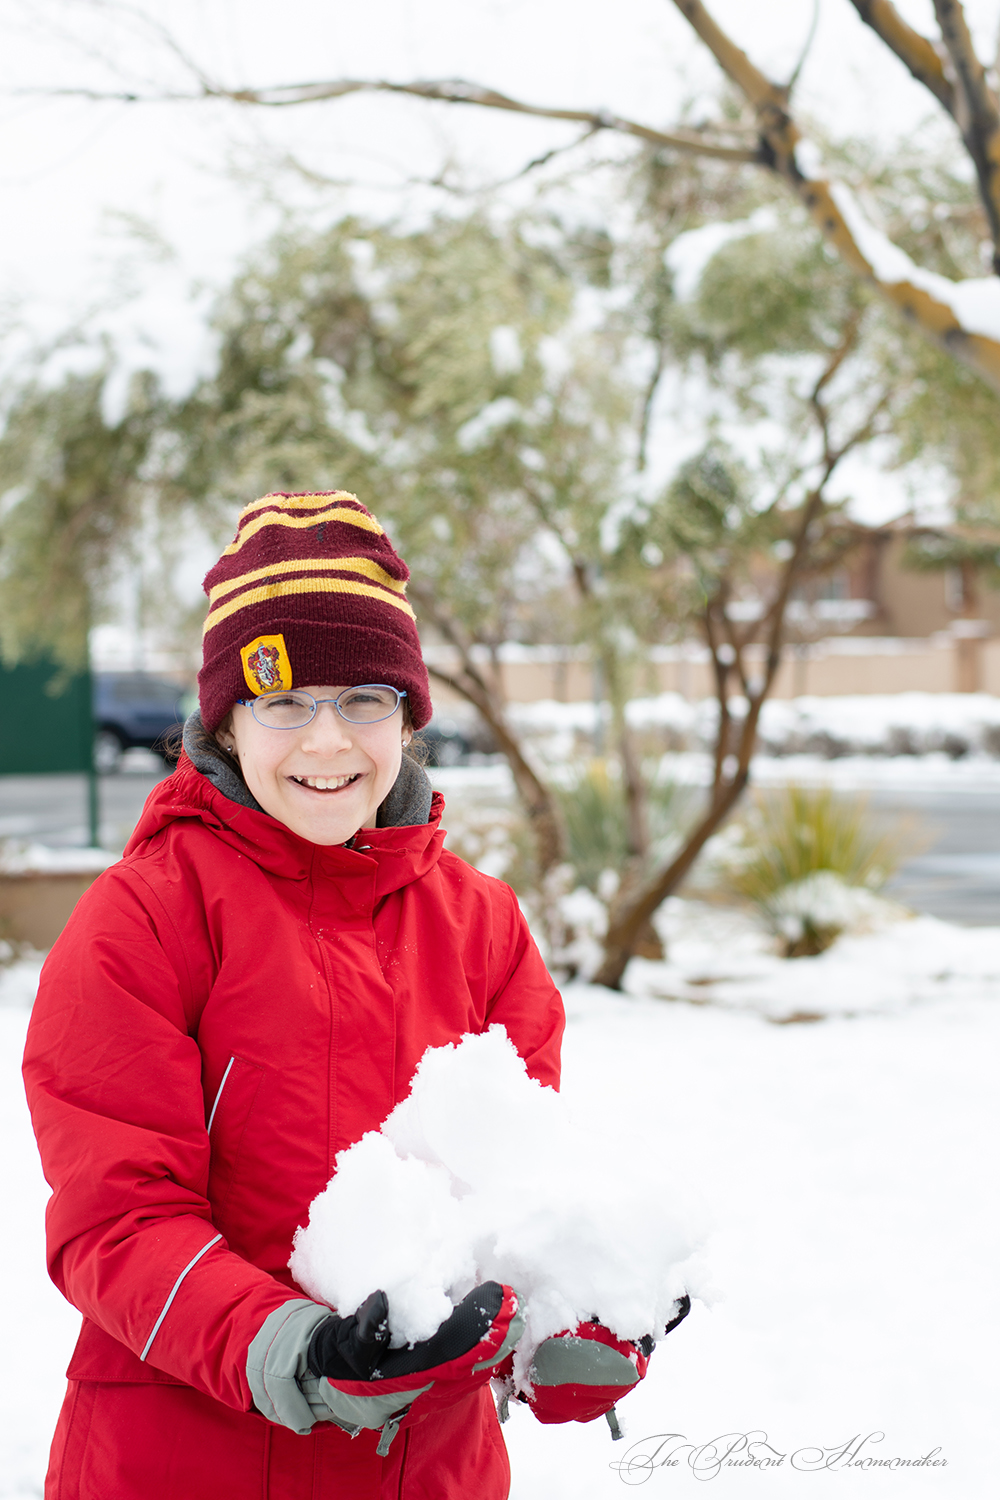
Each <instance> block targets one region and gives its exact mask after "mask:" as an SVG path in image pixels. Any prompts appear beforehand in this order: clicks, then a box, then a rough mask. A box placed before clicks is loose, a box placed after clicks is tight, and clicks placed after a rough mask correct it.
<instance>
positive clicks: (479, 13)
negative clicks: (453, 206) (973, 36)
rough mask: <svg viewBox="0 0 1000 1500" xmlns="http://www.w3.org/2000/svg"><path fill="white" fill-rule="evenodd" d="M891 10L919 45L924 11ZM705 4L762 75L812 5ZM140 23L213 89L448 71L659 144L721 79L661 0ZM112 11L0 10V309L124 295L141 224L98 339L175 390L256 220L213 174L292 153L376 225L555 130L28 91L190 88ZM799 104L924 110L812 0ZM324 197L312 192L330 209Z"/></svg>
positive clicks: (453, 117) (789, 51)
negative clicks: (454, 162) (417, 197)
mask: <svg viewBox="0 0 1000 1500" xmlns="http://www.w3.org/2000/svg"><path fill="white" fill-rule="evenodd" d="M897 3H899V6H900V9H901V10H902V11H903V12H904V14H905V15H906V16H907V18H908V19H910V20H912V21H913V22H914V24H917V25H919V26H921V27H922V28H924V29H925V30H927V31H932V30H933V13H932V7H931V4H930V0H897ZM711 8H712V10H713V12H714V14H715V15H716V16H717V18H718V19H719V20H720V22H721V23H722V24H723V25H724V26H725V27H727V29H729V31H730V33H731V34H732V35H733V36H734V37H735V38H736V39H737V40H738V41H739V42H740V44H741V45H743V46H744V47H745V48H746V49H747V50H748V52H749V53H750V54H751V56H752V57H753V58H754V60H755V61H756V62H757V63H758V64H759V65H761V66H762V67H763V68H764V69H765V70H767V71H768V72H769V73H770V74H771V75H772V76H775V77H785V76H787V75H788V73H789V72H790V70H791V68H792V66H793V65H794V62H795V60H796V58H797V56H798V53H799V51H800V49H801V46H802V43H803V40H804V38H805V36H806V34H807V32H808V30H809V25H810V21H811V18H812V12H813V5H812V0H713V4H712V7H711ZM135 9H136V10H143V9H144V10H145V12H146V13H147V14H148V15H151V16H153V17H155V18H157V19H158V20H159V21H160V22H161V23H163V24H165V25H169V27H170V29H171V31H172V32H173V34H174V35H175V36H176V37H177V39H178V40H179V42H180V43H181V44H182V46H183V47H184V48H185V49H186V50H187V51H188V52H189V53H190V54H191V55H192V56H193V57H194V58H195V59H196V60H197V62H198V63H199V64H200V66H201V67H202V68H203V69H204V70H205V72H206V73H208V74H210V75H212V76H215V77H218V78H220V79H222V80H224V81H226V82H228V83H231V84H241V83H251V84H265V83H280V82H293V81H300V80H304V79H321V78H332V77H340V76H359V77H371V76H382V77H389V78H395V79H412V78H420V77H423V78H428V77H433V78H442V77H464V78H470V79H474V80H476V81H481V82H484V83H488V84H491V85H493V86H495V87H498V88H500V89H503V90H505V91H507V92H510V93H512V94H515V95H518V96H520V97H523V98H526V99H530V100H537V101H543V102H552V103H558V104H565V105H570V106H579V107H587V108H593V107H607V108H610V109H612V110H615V111H618V112H620V113H622V114H626V115H630V116H632V117H634V118H637V119H640V120H645V121H648V122H650V123H652V124H656V125H661V126H664V127H669V126H670V125H671V124H672V123H674V122H675V121H676V120H677V118H678V114H679V112H680V110H681V109H682V107H683V105H684V103H685V101H691V100H692V99H694V100H697V99H698V98H700V97H705V98H706V99H707V98H708V96H709V95H710V93H711V91H712V90H713V89H714V87H715V86H716V84H717V81H718V76H719V75H718V71H717V69H716V67H715V64H714V62H713V61H712V59H711V58H710V57H709V55H708V54H707V52H706V51H705V49H704V48H703V47H702V46H701V44H700V43H699V42H698V41H697V39H696V38H695V37H694V35H693V33H692V32H691V31H690V29H689V27H688V26H687V24H686V22H684V20H683V19H682V17H681V16H680V14H679V12H678V11H677V10H676V8H675V6H674V5H673V4H672V3H670V0H614V3H608V0H365V3H364V4H363V5H358V4H357V3H350V4H347V3H344V0H283V4H282V5H281V6H280V7H279V6H275V5H274V4H273V3H269V4H265V3H264V0H170V3H168V4H164V3H156V0H137V4H136V7H135ZM967 10H968V13H969V16H970V19H971V20H972V22H973V24H974V26H975V28H976V33H977V40H978V41H979V44H980V48H981V55H983V56H984V57H990V58H992V56H993V55H994V52H995V49H996V37H997V24H998V16H1000V0H969V3H968V4H967ZM123 12H124V8H123V7H117V6H115V5H113V4H108V3H103V0H0V50H2V54H3V57H4V62H3V64H2V70H0V194H2V200H0V201H2V203H3V210H4V212H3V221H4V225H5V230H6V232H5V233H4V235H3V237H2V239H0V286H2V288H3V290H2V292H0V298H2V300H3V301H13V302H15V303H16V304H17V305H18V306H19V308H20V313H21V316H22V318H23V319H24V320H25V321H26V322H27V323H28V325H29V326H30V327H31V328H33V329H37V330H45V331H47V332H49V331H54V330H56V329H58V328H61V327H63V326H64V325H65V324H66V323H67V321H68V320H69V319H70V318H71V317H73V316H75V315H77V314H78V313H79V312H80V311H81V310H82V309H83V308H84V307H86V306H87V305H89V304H91V303H92V302H94V301H95V300H97V299H98V298H101V297H103V296H105V295H106V293H107V289H108V283H109V279H111V278H118V279H119V281H122V282H123V284H124V282H125V281H126V280H127V274H128V267H127V264H126V257H127V253H128V248H129V244H128V240H127V237H126V236H125V235H124V234H123V230H122V219H121V215H122V214H133V215H138V216H140V217H141V218H143V219H145V220H147V221H149V222H151V223H153V224H155V225H156V226H157V227H158V228H159V229H160V230H161V231H162V233H163V234H164V236H165V238H166V240H167V241H168V242H169V243H170V244H171V245H172V246H173V247H174V248H175V249H176V251H177V252H178V258H177V260H176V261H175V262H174V263H172V264H170V263H163V264H161V265H160V266H158V267H155V268H149V267H148V266H146V267H144V268H143V270H142V272H141V281H142V284H143V287H144V288H145V291H144V295H143V296H142V297H141V298H140V299H139V300H137V301H133V302H131V303H129V304H128V305H127V306H125V307H123V309H122V311H121V312H120V313H119V314H118V315H116V319H115V329H116V333H117V334H118V336H119V337H124V338H126V339H127V340H128V341H129V342H131V343H132V344H133V345H134V346H135V348H136V354H137V356H138V353H139V348H140V346H145V348H144V352H143V359H144V361H145V360H146V359H148V361H149V362H151V363H153V364H155V365H156V366H157V367H158V368H160V370H161V371H162V372H163V373H164V374H165V376H166V377H167V379H168V381H169V382H170V384H171V385H172V386H173V387H174V388H175V389H178V388H180V387H182V386H183V385H185V384H186V383H187V382H188V381H189V380H190V378H191V376H192V374H193V373H194V371H195V369H196V368H197V366H198V364H199V363H202V362H204V360H205V358H206V357H207V351H206V346H205V345H204V336H203V333H202V323H201V320H200V311H199V305H198V304H194V303H192V301H191V297H190V287H191V284H192V282H194V281H199V282H201V283H203V284H205V285H206V286H208V287H212V286H218V285H220V284H221V283H222V282H223V281H224V280H225V279H226V277H227V276H228V274H229V273H230V271H231V270H232V267H233V265H234V264H235V262H236V260H237V259H238V257H239V255H240V253H241V251H243V250H244V249H245V248H246V247H247V246H249V245H250V244H252V243H254V242H255V241H257V240H259V239H261V238H262V237H263V236H264V235H265V234H266V232H267V230H268V228H269V227H270V223H271V222H272V221H271V219H270V216H269V213H268V211H267V209H266V208H265V207H264V206H263V205H262V204H261V203H260V201H259V199H258V198H255V197H254V195H252V194H250V193H249V192H248V191H247V190H246V189H245V188H243V187H240V186H239V184H238V183H237V182H236V181H234V180H233V178H232V177H231V175H228V174H229V170H230V168H231V166H232V164H233V163H238V164H240V165H242V166H244V167H247V166H252V165H253V163H254V162H255V161H260V160H261V159H262V158H264V157H266V156H267V155H269V154H272V153H275V152H278V151H281V150H291V151H294V152H295V153H296V155H298V156H299V157H300V158H301V159H302V160H304V161H305V162H307V163H308V164H309V165H311V166H312V167H314V168H316V169H317V170H319V171H321V172H323V173H325V174H328V175H330V176H331V177H334V178H342V179H351V180H354V181H359V182H362V183H364V184H367V186H366V187H365V189H364V191H363V193H362V196H361V199H360V201H361V202H362V203H363V205H364V206H367V207H371V208H374V209H376V210H377V211H380V212H391V211H394V210H398V209H399V208H400V207H401V206H405V204H406V202H407V198H408V194H409V195H410V196H411V197H412V192H411V190H408V189H406V187H405V186H404V184H405V183H406V180H407V179H408V178H410V177H414V176H416V177H420V176H427V175H430V174H432V173H433V172H434V171H436V170H437V168H438V167H439V165H440V163H441V161H442V159H443V158H445V157H446V156H448V155H451V156H457V157H458V158H459V159H460V160H461V161H462V162H463V163H464V164H465V165H466V167H467V168H468V170H470V171H471V172H472V173H473V174H476V173H478V174H480V175H481V177H482V178H485V179H489V178H491V177H497V176H502V175H504V174H505V173H509V172H512V171H515V170H516V169H517V167H518V166H520V165H521V164H523V162H524V161H526V160H528V159H530V158H531V157H532V156H534V155H537V154H538V153H539V152H540V151H542V150H545V149H546V148H547V147H549V146H551V145H554V144H559V143H561V142H564V141H565V140H567V139H568V138H569V137H570V135H571V133H572V127H565V126H558V125H551V124H547V123H545V122H541V121H529V120H522V119H514V118H511V117H509V116H507V115H495V114H492V113H490V112H485V111H477V110H473V109H456V108H452V107H449V106H429V105H426V104H423V103H421V102H420V101H415V100H402V99H399V100H397V99H390V98H387V97H384V96H374V97H354V98H350V99H346V100H342V101H339V102H337V103H333V104H323V105H316V106H308V107H304V108H296V109H293V110H288V111H274V112H265V111H261V110H249V109H245V110H239V109H236V108H234V107H232V106H229V105H222V104H212V105H205V104H155V105H130V104H120V103H110V104H109V103H92V102H89V101H86V100H80V99H59V98H50V97H45V96H44V95H39V94H33V93H31V92H30V91H31V90H39V89H46V88H49V89H56V88H59V87H67V86H69V87H71V86H78V85H83V86H87V87H93V88H97V89H100V88H114V87H120V86H121V84H122V83H123V82H125V83H126V84H130V85H134V86H137V87H140V88H142V87H149V88H150V89H156V88H158V87H160V88H170V87H182V88H183V87H188V86H189V80H188V78H187V76H186V75H185V73H184V71H183V69H181V67H180V66H179V65H178V64H176V63H175V62H174V61H173V60H172V59H171V57H170V56H169V54H168V53H167V52H166V51H165V50H164V49H163V48H162V47H161V46H160V45H159V44H157V43H154V41H153V40H152V39H151V38H150V37H149V36H148V34H147V33H145V32H144V30H143V28H142V27H141V26H140V25H139V24H138V23H137V22H136V21H135V20H134V18H131V19H130V17H129V16H128V14H126V13H123ZM24 91H29V92H24ZM798 97H799V105H798V107H799V109H800V110H801V111H802V112H803V113H806V114H811V115H812V116H814V117H815V118H817V119H818V120H820V121H822V122H823V123H824V125H825V126H826V127H827V128H829V129H832V130H834V131H840V132H844V133H850V134H862V133H870V132H876V133H877V134H878V135H879V136H880V137H881V138H883V139H886V140H889V139H891V138H892V137H895V136H901V135H903V134H905V133H906V132H908V131H910V130H912V129H913V128H914V127H915V126H916V125H917V124H918V123H919V121H920V120H922V119H923V118H925V117H926V116H928V115H930V114H932V113H933V101H931V99H930V97H929V95H927V94H926V92H925V91H924V90H922V89H921V88H920V87H919V86H918V85H916V84H915V83H913V82H912V80H910V78H909V75H908V74H907V73H906V72H905V70H904V69H903V68H902V66H901V65H900V64H899V63H897V62H896V61H895V59H894V58H892V57H891V56H890V55H888V54H887V52H886V50H885V48H884V47H882V45H881V44H880V43H879V42H878V40H877V38H875V37H874V36H873V35H872V33H871V32H870V31H868V29H867V28H866V27H864V26H863V25H862V24H861V22H860V21H859V19H858V17H857V14H856V12H855V11H854V9H853V7H852V5H851V4H850V3H849V0H821V3H820V21H819V28H818V32H817V36H816V40H815V43H814V45H813V48H812V51H811V53H810V56H809V58H808V60H807V63H806V66H805V69H804V72H803V76H802V80H801V84H800V90H799V96H798ZM355 196H356V200H357V195H355ZM343 201H344V199H343V195H342V194H341V193H338V192H337V191H336V190H331V191H330V193H329V195H328V197H327V200H326V202H327V205H328V207H329V211H330V212H331V213H332V212H334V211H335V209H336V206H337V204H338V203H342V202H343ZM206 295H207V294H206ZM204 305H205V298H204V297H203V298H202V301H201V303H200V308H203V307H204Z"/></svg>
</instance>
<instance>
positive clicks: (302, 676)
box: [198, 490, 431, 732]
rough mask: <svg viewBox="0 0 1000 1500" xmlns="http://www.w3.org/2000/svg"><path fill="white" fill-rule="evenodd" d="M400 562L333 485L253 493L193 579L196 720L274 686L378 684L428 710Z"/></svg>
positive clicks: (424, 717) (371, 521) (373, 524)
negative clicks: (198, 662) (198, 593)
mask: <svg viewBox="0 0 1000 1500" xmlns="http://www.w3.org/2000/svg"><path fill="white" fill-rule="evenodd" d="M409 576H410V574H409V569H408V568H407V566H406V564H405V563H404V562H403V559H402V558H401V557H399V556H398V555H397V554H396V552H395V551H394V550H393V547H392V544H391V542H390V541H389V538H388V537H387V536H386V534H385V532H384V531H383V530H382V528H381V526H380V525H379V523H378V522H377V521H376V519H375V517H374V516H373V515H372V514H371V512H370V511H367V510H366V509H365V507H364V506H363V505H362V504H361V502H360V501H359V500H357V499H356V498H355V496H354V495H348V494H347V493H346V492H345V491H344V490H329V491H321V492H319V493H315V494H303V495H286V494H273V495H265V496H264V498H263V500H255V501H254V502H253V503H252V504H251V505H248V506H247V507H246V508H245V509H244V511H243V512H242V514H241V516H240V519H239V522H238V523H237V527H236V535H235V536H234V537H233V540H232V541H231V542H230V544H229V546H228V547H227V548H226V550H225V552H223V554H222V556H221V557H220V558H219V561H218V562H217V563H216V564H215V567H214V568H212V569H211V571H210V572H209V573H208V574H207V575H206V577H205V592H206V594H207V595H208V618H207V619H206V620H205V639H204V659H203V666H202V669H201V671H200V672H199V674H198V692H199V698H200V702H201V717H202V722H203V723H204V725H205V728H206V729H207V730H209V732H212V731H214V730H215V729H217V728H218V726H219V724H220V723H221V722H222V720H223V719H224V718H225V716H226V714H227V713H229V711H230V709H231V708H232V706H233V704H234V703H236V702H237V701H238V700H239V699H247V698H250V697H257V696H259V695H260V694H261V693H271V692H275V691H278V690H280V689H282V688H292V687H309V686H310V685H324V686H331V687H340V686H343V687H352V686H356V685H358V684H360V683H364V682H385V683H388V684H389V685H390V686H391V687H396V688H399V689H400V690H401V691H404V692H405V693H406V694H407V703H408V704H409V709H410V717H411V719H412V721H413V726H414V728H415V729H419V728H421V726H422V725H424V724H426V723H427V721H428V719H429V718H430V716H431V700H430V688H429V686H428V681H427V668H426V667H425V666H424V662H423V657H422V655H421V652H420V639H419V637H418V635H417V626H416V621H415V620H414V617H413V610H412V609H411V608H410V606H409V604H408V603H407V601H406V583H407V580H408V578H409Z"/></svg>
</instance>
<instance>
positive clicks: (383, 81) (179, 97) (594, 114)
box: [18, 48, 759, 162]
mask: <svg viewBox="0 0 1000 1500" xmlns="http://www.w3.org/2000/svg"><path fill="white" fill-rule="evenodd" d="M174 50H175V51H176V48H174ZM190 66H191V71H192V72H193V73H194V75H195V77H196V79H197V81H198V85H199V86H198V88H197V89H195V90H194V91H185V92H180V91H176V90H164V91H162V92H150V93H148V94H140V93H138V92H136V91H135V90H131V89H129V90H102V89H86V88H73V89H31V90H19V91H18V92H22V93H36V94H37V93H44V94H46V95H48V96H50V97H66V96H70V97H73V98H81V99H93V100H101V99H106V100H117V101H119V102H122V103H126V104H138V103H177V102H183V101H188V102H193V101H196V100H199V99H228V100H229V101H230V102H231V103H233V104H250V105H258V106H260V107H262V108H265V109H287V108H290V107H292V106H294V105H298V104H320V103H323V102H324V101H326V100H329V99H343V98H344V97H345V96H346V95H348V94H360V93H376V94H409V95H413V96H415V97H416V98H418V99H431V100H438V101H440V102H442V103H445V104H475V105H478V106H479V107H480V108H482V109H502V110H506V111H508V112H509V113H512V114H520V115H532V116H535V117H536V118H539V119H543V120H565V121H568V122H569V123H575V124H579V125H586V126H587V134H597V133H598V132H599V131H602V130H613V131H615V132H617V133H618V134H619V135H628V136H633V137H634V138H635V139H637V140H640V141H646V142H647V143H648V144H649V145H652V146H663V147H667V148H669V149H670V150H672V151H680V152H683V153H685V154H686V155H689V156H708V157H714V158H715V159H716V160H718V161H732V162H755V161H758V160H759V153H758V151H757V150H756V149H755V148H754V147H752V146H726V145H721V144H719V143H717V142H714V141H710V140H707V139H706V137H705V136H704V135H703V134H702V133H700V132H699V131H694V130H692V131H690V132H686V133H683V134H682V133H680V132H678V131H665V130H656V129H654V128H653V127H652V126H651V125H642V124H640V123H639V122H638V121H637V120H629V119H626V118H625V117H624V116H622V115H616V114H612V113H610V112H609V111H607V110H586V109H554V108H551V107H549V106H546V105H541V104H527V103H525V102H524V101H523V100H521V99H512V98H511V97H510V95H508V94H501V93H500V92H499V91H498V90H497V89H490V88H484V87H482V85H480V84H478V83H468V82H466V81H465V80H464V79H461V78H456V79H441V80H434V79H430V80H427V81H426V82H424V81H421V80H417V81H415V82H413V83H394V82H392V81H391V80H390V79H387V78H339V79H331V80H329V81H328V82H318V83H289V84H278V85H276V86H274V87H270V88H258V89H254V88H241V89H232V88H227V87H226V86H225V85H224V84H221V83H217V82H213V81H212V80H211V79H209V78H207V77H205V76H204V75H203V74H202V73H200V72H199V71H198V70H196V69H195V68H194V66H193V65H190ZM575 144H578V143H575Z"/></svg>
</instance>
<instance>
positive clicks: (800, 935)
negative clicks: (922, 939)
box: [760, 870, 902, 958]
mask: <svg viewBox="0 0 1000 1500" xmlns="http://www.w3.org/2000/svg"><path fill="white" fill-rule="evenodd" d="M760 906H761V910H762V911H763V912H764V913H765V915H766V917H767V918H768V921H769V924H770V926H771V927H772V928H773V930H774V931H775V933H776V934H777V935H778V936H779V937H780V938H781V939H782V941H783V943H784V951H785V957H786V958H805V957H811V956H812V955H814V954H817V953H822V952H824V950H825V949H827V948H829V947H830V945H831V943H833V942H835V941H836V939H837V938H838V937H839V936H840V934H841V933H842V932H871V931H874V930H875V929H877V928H879V927H882V926H884V925H885V924H886V923H887V922H889V921H893V920H895V919H896V918H897V917H899V916H900V915H901V914H902V911H901V908H900V907H898V906H897V905H896V904H895V903H894V902H892V901H885V900H883V898H882V897H881V896H877V895H876V894H875V892H874V891H871V890H868V889H866V887H864V886H858V885H848V884H847V882H846V881H845V880H843V879H842V878H841V876H839V875H835V874H834V873H833V871H832V870H817V871H816V873H815V874H814V875H807V876H806V877H805V879H804V880H796V881H794V882H793V883H792V884H791V885H786V886H782V888H781V889H780V890H779V891H776V892H775V894H774V896H772V897H771V899H770V900H769V901H767V902H762V903H760Z"/></svg>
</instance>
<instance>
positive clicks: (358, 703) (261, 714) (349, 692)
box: [237, 682, 406, 729]
mask: <svg viewBox="0 0 1000 1500" xmlns="http://www.w3.org/2000/svg"><path fill="white" fill-rule="evenodd" d="M405 697H406V694H405V693H402V692H400V691H399V689H398V688H394V687H388V686H387V685H386V684H385V683H384V682H376V683H371V682H369V683H366V684H365V686H364V687H352V688H345V689H344V691H343V692H342V693H340V694H339V696H338V697H336V698H314V697H313V695H312V693H299V692H292V693H263V694H262V695H261V697H259V698H240V699H238V700H237V701H238V702H239V703H241V704H242V705H243V707H244V708H249V710H250V712H251V713H252V714H253V716H254V718H255V719H256V720H257V723H258V724H264V725H265V726H266V727H267V728H268V729H304V728H305V726H306V725H307V724H309V723H311V722H312V720H313V719H314V718H315V717H316V710H317V708H319V705H320V704H321V703H332V704H333V706H334V708H335V709H336V710H337V712H338V714H339V715H340V717H341V718H342V719H346V720H347V722H348V724H378V723H380V722H381V721H382V720H383V719H391V718H392V716H393V714H394V713H395V712H396V709H397V708H398V707H399V705H400V703H401V702H402V700H403V699H404V698H405Z"/></svg>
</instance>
